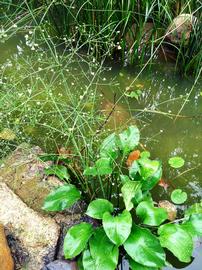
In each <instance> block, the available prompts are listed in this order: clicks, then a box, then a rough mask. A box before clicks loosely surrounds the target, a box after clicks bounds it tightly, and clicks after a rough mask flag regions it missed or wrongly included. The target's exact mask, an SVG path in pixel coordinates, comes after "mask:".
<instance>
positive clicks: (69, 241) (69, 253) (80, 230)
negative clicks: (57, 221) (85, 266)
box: [64, 222, 93, 259]
mask: <svg viewBox="0 0 202 270" xmlns="http://www.w3.org/2000/svg"><path fill="white" fill-rule="evenodd" d="M92 233H93V230H92V225H91V224H89V223H85V222H83V223H80V224H77V225H74V226H73V227H71V228H70V229H69V230H68V232H67V234H66V236H65V239H64V254H65V258H66V259H70V258H73V257H76V256H77V255H78V254H80V253H81V252H82V251H83V250H84V249H85V247H86V244H87V242H88V240H89V238H90V237H91V235H92Z"/></svg>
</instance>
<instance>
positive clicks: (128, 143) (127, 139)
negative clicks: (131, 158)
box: [117, 126, 140, 154]
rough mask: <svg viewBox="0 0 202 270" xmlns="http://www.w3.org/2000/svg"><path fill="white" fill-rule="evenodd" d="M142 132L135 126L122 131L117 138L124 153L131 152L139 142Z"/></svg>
mask: <svg viewBox="0 0 202 270" xmlns="http://www.w3.org/2000/svg"><path fill="white" fill-rule="evenodd" d="M139 140H140V132H139V129H138V128H137V127H135V126H130V127H129V128H128V129H127V130H125V131H124V132H122V133H120V134H119V136H118V139H117V146H118V147H119V148H120V150H121V151H123V153H124V154H128V153H130V152H131V151H132V150H134V148H135V147H136V146H137V145H138V144H139Z"/></svg>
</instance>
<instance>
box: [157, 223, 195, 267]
mask: <svg viewBox="0 0 202 270" xmlns="http://www.w3.org/2000/svg"><path fill="white" fill-rule="evenodd" d="M158 234H159V235H160V236H159V240H160V243H161V245H162V247H165V248H167V249H168V250H170V251H171V252H172V253H173V254H174V255H175V256H176V257H177V258H178V259H179V260H180V261H181V262H186V263H188V262H190V261H191V256H192V252H193V241H192V237H191V235H190V234H189V233H188V232H187V231H186V230H184V229H183V226H181V225H179V224H166V225H162V226H161V227H160V228H159V230H158Z"/></svg>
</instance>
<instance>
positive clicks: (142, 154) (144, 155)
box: [140, 151, 151, 158]
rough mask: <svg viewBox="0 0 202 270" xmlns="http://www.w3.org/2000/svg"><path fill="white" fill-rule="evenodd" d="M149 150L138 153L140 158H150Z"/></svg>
mask: <svg viewBox="0 0 202 270" xmlns="http://www.w3.org/2000/svg"><path fill="white" fill-rule="evenodd" d="M150 155H151V154H150V152H149V151H143V152H141V153H140V157H141V158H150Z"/></svg>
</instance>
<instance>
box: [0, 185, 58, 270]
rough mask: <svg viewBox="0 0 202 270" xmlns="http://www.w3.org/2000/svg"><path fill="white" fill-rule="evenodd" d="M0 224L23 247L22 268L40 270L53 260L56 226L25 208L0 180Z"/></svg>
mask: <svg viewBox="0 0 202 270" xmlns="http://www.w3.org/2000/svg"><path fill="white" fill-rule="evenodd" d="M0 223H2V224H3V225H4V227H5V228H6V229H7V231H9V233H10V234H11V235H12V236H13V237H14V239H18V241H19V244H20V246H21V248H22V249H23V250H25V259H26V261H25V262H23V265H22V267H25V266H26V267H27V268H26V269H29V270H39V269H41V268H42V267H43V266H44V265H46V264H48V263H49V262H51V261H53V260H54V257H55V253H56V246H57V242H58V238H59V226H58V225H57V224H56V222H55V221H54V220H53V219H51V218H49V217H43V216H41V215H40V214H38V213H36V212H35V211H33V210H32V209H30V208H29V207H27V205H26V204H25V203H24V202H22V201H21V200H20V198H19V197H18V196H16V195H15V194H14V193H13V192H12V191H11V190H10V189H9V188H8V186H7V185H6V184H4V183H0Z"/></svg>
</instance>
